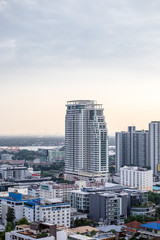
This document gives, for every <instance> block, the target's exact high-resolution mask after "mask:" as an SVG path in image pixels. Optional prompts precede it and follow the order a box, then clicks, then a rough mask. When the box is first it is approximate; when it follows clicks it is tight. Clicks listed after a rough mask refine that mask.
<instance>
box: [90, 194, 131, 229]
mask: <svg viewBox="0 0 160 240" xmlns="http://www.w3.org/2000/svg"><path fill="white" fill-rule="evenodd" d="M127 202H128V194H127V193H120V194H116V193H113V192H105V193H100V192H98V193H92V194H90V195H89V217H90V218H91V219H94V220H96V221H98V222H105V223H106V224H107V225H111V224H120V223H121V222H122V221H123V222H124V218H126V217H127ZM121 216H123V219H121Z"/></svg>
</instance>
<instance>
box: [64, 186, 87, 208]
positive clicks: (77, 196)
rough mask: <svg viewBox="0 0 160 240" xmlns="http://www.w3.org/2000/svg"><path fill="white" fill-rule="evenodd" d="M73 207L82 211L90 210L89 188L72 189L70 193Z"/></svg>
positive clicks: (69, 196) (69, 197)
mask: <svg viewBox="0 0 160 240" xmlns="http://www.w3.org/2000/svg"><path fill="white" fill-rule="evenodd" d="M68 199H69V202H70V203H71V207H73V208H77V210H78V211H81V212H89V192H88V191H87V189H86V188H85V189H82V190H74V191H70V192H69V194H68Z"/></svg>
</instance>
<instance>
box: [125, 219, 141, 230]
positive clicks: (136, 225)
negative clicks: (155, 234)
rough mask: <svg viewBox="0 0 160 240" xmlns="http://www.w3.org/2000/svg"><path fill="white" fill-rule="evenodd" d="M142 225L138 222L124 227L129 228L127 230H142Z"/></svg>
mask: <svg viewBox="0 0 160 240" xmlns="http://www.w3.org/2000/svg"><path fill="white" fill-rule="evenodd" d="M141 224H142V223H140V222H137V221H132V222H130V223H126V224H125V225H124V226H125V227H127V228H132V229H136V230H137V229H139V228H140V225H141Z"/></svg>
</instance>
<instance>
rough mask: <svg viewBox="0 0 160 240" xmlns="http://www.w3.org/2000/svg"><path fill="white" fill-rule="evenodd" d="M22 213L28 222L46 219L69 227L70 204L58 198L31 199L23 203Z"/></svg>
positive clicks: (51, 222)
mask: <svg viewBox="0 0 160 240" xmlns="http://www.w3.org/2000/svg"><path fill="white" fill-rule="evenodd" d="M24 215H25V217H26V218H27V220H28V221H29V222H34V221H46V222H48V223H50V224H56V225H57V226H66V227H70V204H69V203H66V202H62V200H60V199H53V200H50V201H49V200H45V199H32V200H29V201H26V202H25V203H24Z"/></svg>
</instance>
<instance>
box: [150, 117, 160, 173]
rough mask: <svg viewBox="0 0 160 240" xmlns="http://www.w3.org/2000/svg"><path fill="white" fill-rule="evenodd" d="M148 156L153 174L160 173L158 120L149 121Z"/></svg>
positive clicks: (159, 130)
mask: <svg viewBox="0 0 160 240" xmlns="http://www.w3.org/2000/svg"><path fill="white" fill-rule="evenodd" d="M149 157H150V166H151V169H152V171H153V174H155V175H158V173H160V121H153V122H151V123H149Z"/></svg>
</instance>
